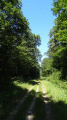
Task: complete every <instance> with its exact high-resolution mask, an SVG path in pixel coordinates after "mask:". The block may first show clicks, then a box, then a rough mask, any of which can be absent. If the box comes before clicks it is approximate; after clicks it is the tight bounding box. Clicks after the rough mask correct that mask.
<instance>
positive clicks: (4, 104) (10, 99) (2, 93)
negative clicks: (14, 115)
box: [0, 81, 32, 120]
mask: <svg viewBox="0 0 67 120" xmlns="http://www.w3.org/2000/svg"><path fill="white" fill-rule="evenodd" d="M31 87H32V84H29V83H24V82H21V83H20V82H16V81H15V82H13V83H11V84H9V85H7V86H6V85H4V86H2V87H1V88H0V120H5V119H6V118H7V116H8V114H9V113H10V112H11V111H12V110H13V108H14V107H15V106H16V105H17V103H18V102H19V101H20V99H21V98H22V97H24V95H25V94H26V93H27V91H28V90H29V88H31Z"/></svg>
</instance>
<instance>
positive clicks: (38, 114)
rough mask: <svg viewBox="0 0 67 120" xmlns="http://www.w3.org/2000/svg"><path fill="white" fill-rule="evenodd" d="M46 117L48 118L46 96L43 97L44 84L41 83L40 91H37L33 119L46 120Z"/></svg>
mask: <svg viewBox="0 0 67 120" xmlns="http://www.w3.org/2000/svg"><path fill="white" fill-rule="evenodd" d="M45 119H46V113H45V104H44V98H43V93H42V86H41V83H40V84H39V92H38V93H37V98H36V103H35V107H34V118H33V120H45Z"/></svg>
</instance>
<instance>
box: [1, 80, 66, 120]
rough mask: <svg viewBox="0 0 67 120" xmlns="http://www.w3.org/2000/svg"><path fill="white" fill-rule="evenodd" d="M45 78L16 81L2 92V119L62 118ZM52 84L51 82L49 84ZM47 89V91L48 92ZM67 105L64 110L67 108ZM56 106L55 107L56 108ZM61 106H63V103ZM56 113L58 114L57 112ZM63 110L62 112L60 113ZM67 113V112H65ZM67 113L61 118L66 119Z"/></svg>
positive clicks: (55, 119) (37, 119) (54, 119)
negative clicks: (49, 92) (50, 94)
mask: <svg viewBox="0 0 67 120" xmlns="http://www.w3.org/2000/svg"><path fill="white" fill-rule="evenodd" d="M45 86H47V83H46V82H45V81H44V80H32V81H28V82H18V81H15V82H14V83H13V84H11V85H10V87H7V88H6V90H3V91H2V92H3V93H2V92H1V105H0V107H1V111H0V119H1V120H60V119H59V117H57V116H58V115H57V116H56V114H58V113H57V111H55V108H56V109H58V111H59V110H60V107H59V104H58V108H57V107H56V104H57V103H56V102H55V103H54V101H52V96H49V95H48V90H47V89H46V88H47V87H45ZM48 86H50V84H48ZM46 91H47V92H46ZM66 105H67V104H66ZM66 105H65V108H64V110H67V109H66ZM54 107H55V108H54ZM61 107H63V106H62V105H61ZM55 113H56V114H55ZM61 114H62V112H61V113H60V115H61ZM63 115H66V114H63ZM66 117H67V115H66V116H65V117H64V119H63V118H62V119H61V120H66ZM60 118H61V117H60Z"/></svg>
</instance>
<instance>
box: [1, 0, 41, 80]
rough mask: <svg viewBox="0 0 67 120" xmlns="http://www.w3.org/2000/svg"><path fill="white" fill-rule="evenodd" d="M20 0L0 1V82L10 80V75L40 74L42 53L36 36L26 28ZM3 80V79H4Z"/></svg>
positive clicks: (28, 75)
mask: <svg viewBox="0 0 67 120" xmlns="http://www.w3.org/2000/svg"><path fill="white" fill-rule="evenodd" d="M21 6H22V5H21V1H19V0H17V1H16V0H15V1H13V0H12V1H11V0H5V1H4V0H3V1H2V0H1V10H0V26H1V30H0V39H1V41H0V63H1V68H0V72H1V77H2V80H1V81H4V82H5V81H6V82H9V79H10V78H11V77H12V76H23V77H24V78H27V77H31V73H30V71H31V69H32V71H34V70H33V69H34V68H35V71H37V74H36V75H35V73H34V72H33V75H32V77H34V75H35V77H39V71H40V70H39V63H38V60H40V58H41V54H40V52H39V49H37V46H39V45H40V44H41V39H40V36H39V35H35V34H33V33H32V32H31V30H30V28H29V23H28V21H27V19H26V18H25V17H24V15H23V13H22V11H21ZM3 79H4V80H3Z"/></svg>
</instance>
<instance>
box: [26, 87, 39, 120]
mask: <svg viewBox="0 0 67 120" xmlns="http://www.w3.org/2000/svg"><path fill="white" fill-rule="evenodd" d="M37 92H38V86H37V89H36V93H35V97H34V98H33V100H32V103H31V104H30V106H29V108H28V110H27V115H26V119H25V120H33V117H34V116H33V109H34V106H35V101H36V97H37Z"/></svg>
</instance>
